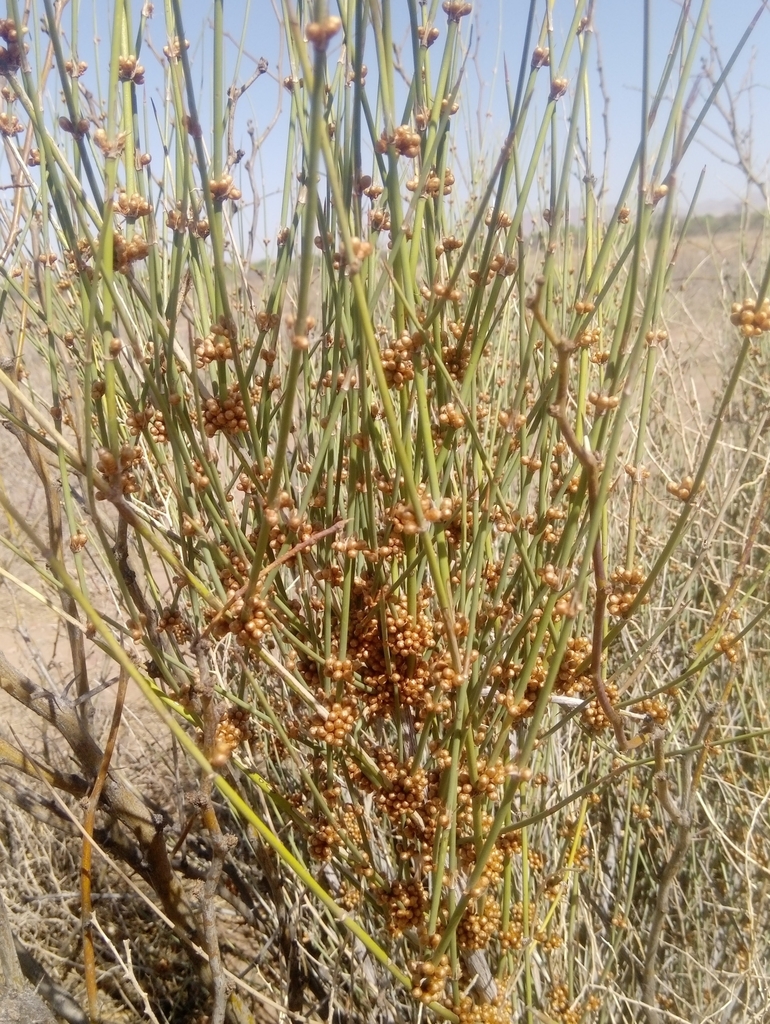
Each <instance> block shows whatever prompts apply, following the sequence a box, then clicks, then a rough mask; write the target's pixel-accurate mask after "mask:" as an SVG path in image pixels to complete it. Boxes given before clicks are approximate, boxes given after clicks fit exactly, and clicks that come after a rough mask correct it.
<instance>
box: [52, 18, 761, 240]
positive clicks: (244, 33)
mask: <svg viewBox="0 0 770 1024" xmlns="http://www.w3.org/2000/svg"><path fill="white" fill-rule="evenodd" d="M290 2H294V0H290ZM141 6H142V5H141V2H139V0H132V11H133V17H134V19H135V21H134V31H135V27H136V24H137V23H138V17H139V11H140V10H141ZM155 6H156V14H155V16H154V18H153V19H152V21H151V22H150V25H149V38H150V41H151V42H152V44H153V49H154V50H155V52H156V53H160V51H161V50H162V48H163V46H164V45H165V43H166V41H167V39H166V30H165V22H164V16H163V4H162V3H156V5H155ZM473 6H474V10H473V14H472V16H471V17H469V18H465V19H463V22H462V29H463V34H464V38H465V40H466V42H468V41H470V42H471V55H472V58H473V59H472V60H471V61H470V62H469V65H468V75H467V81H466V83H465V84H464V86H463V89H462V94H463V97H462V98H463V106H462V111H461V113H462V115H463V116H464V117H465V122H464V131H465V133H466V137H467V138H473V140H474V141H473V143H472V145H473V147H474V149H476V147H477V146H478V145H479V142H480V139H483V145H484V146H485V147H486V148H487V151H488V154H490V156H491V157H492V159H494V155H496V147H497V146H498V144H499V142H500V141H501V140H502V138H503V136H504V134H505V130H506V127H507V105H506V98H505V81H504V60H507V62H508V67H509V69H510V70H511V74H512V76H515V75H516V73H517V70H518V65H519V61H520V58H521V47H522V36H523V26H524V22H525V20H526V15H527V11H528V9H529V0H476V2H475V3H474V5H473ZM760 6H761V2H760V0H712V2H711V4H710V15H709V17H710V25H711V28H712V30H713V35H714V38H715V39H716V41H717V43H718V46H719V50H720V53H721V55H722V59H723V60H726V59H727V57H728V56H729V54H730V52H731V51H732V48H733V47H734V46H735V44H736V42H737V41H738V39H739V38H740V36H741V34H742V32H743V31H744V29H745V28H746V26H747V25H748V23H749V22H750V20H751V18H752V17H753V15H754V14H755V13H756V12H757V10H758V8H759V7H760ZM692 7H693V9H694V10H695V11H697V10H699V9H700V0H693V3H692ZM279 8H280V3H279V0H250V2H248V0H225V4H224V11H225V26H226V29H227V30H228V31H229V33H230V35H231V39H229V40H228V41H227V43H226V47H227V70H228V74H229V75H232V76H234V78H235V80H236V82H238V83H242V82H243V81H244V80H245V79H246V78H247V77H248V76H249V75H250V73H251V72H252V70H253V68H254V60H256V59H257V58H259V57H265V58H266V59H267V60H268V61H269V65H270V69H269V73H268V75H265V76H263V77H262V78H261V79H260V80H259V81H258V82H256V83H255V84H254V85H253V86H252V88H251V89H250V90H249V92H247V93H246V95H245V96H244V97H243V99H242V100H241V102H240V105H239V115H238V119H237V122H236V131H235V143H236V145H237V146H240V147H241V148H243V149H245V150H247V151H248V149H249V139H248V135H247V132H246V127H247V120H248V119H251V120H252V121H253V122H254V125H255V127H256V131H257V134H258V135H259V134H261V133H262V132H263V131H264V130H265V129H267V128H268V126H269V125H270V124H271V122H272V121H273V120H274V119H277V120H276V124H275V127H273V129H272V131H271V132H270V133H269V135H268V136H267V138H266V139H265V141H264V143H263V146H262V148H261V151H260V160H259V168H258V178H259V186H260V190H261V192H262V208H261V227H260V231H258V236H259V237H260V238H261V237H262V236H268V235H274V233H275V230H276V227H277V218H278V203H279V199H278V198H277V196H278V193H279V191H280V189H281V188H282V177H283V167H284V164H285V139H286V130H287V124H288V115H289V103H288V102H287V100H288V97H287V96H286V94H285V92H284V91H283V90H282V89H281V87H280V81H281V79H282V78H283V76H284V75H286V74H288V72H289V67H288V61H287V56H286V49H285V46H283V44H282V31H281V28H280V25H279V22H278V15H277V11H278V10H279ZM182 9H183V16H184V18H185V31H186V34H187V36H188V38H189V39H190V42H191V50H190V52H191V55H192V57H193V58H194V59H193V67H194V69H195V74H196V76H197V77H198V84H199V88H200V94H201V97H202V104H201V113H202V119H203V120H204V123H205V121H206V106H207V103H208V97H209V96H210V92H211V78H210V73H211V72H210V68H211V37H212V32H211V28H210V25H211V20H212V18H213V2H210V0H183V5H182ZM329 9H330V11H332V12H333V11H335V10H336V5H335V3H334V0H330V3H329ZM392 9H393V11H394V22H395V26H396V27H395V30H394V35H395V41H396V42H397V43H398V42H404V41H405V39H406V28H405V13H404V12H405V10H406V4H405V2H404V0H393V3H392ZM680 9H681V0H651V12H652V53H651V65H652V80H653V81H655V78H656V75H657V72H659V70H660V68H661V67H662V66H663V63H664V61H665V59H666V55H667V50H668V43H669V40H670V38H671V34H672V31H673V27H674V25H675V23H676V20H677V18H678V16H679V12H680ZM70 10H71V8H70ZM80 10H81V19H80V23H79V36H80V39H79V50H80V54H79V55H80V56H81V57H82V58H84V59H86V60H88V61H89V63H91V61H92V60H93V58H94V57H95V54H94V53H93V47H94V43H93V41H92V40H94V39H96V49H97V50H98V51H99V63H100V64H101V68H102V71H103V70H104V68H105V67H106V64H107V61H108V57H109V43H108V39H109V29H108V21H107V19H109V18H110V16H111V12H112V10H113V5H112V4H105V3H96V4H95V5H94V8H93V9H92V13H91V12H90V11H89V4H88V2H87V0H81V4H80ZM544 10H545V0H543V2H542V3H541V4H540V9H539V17H542V13H543V11H544ZM573 10H574V2H573V0H554V2H553V30H554V38H555V41H556V48H557V49H558V47H559V46H560V45H561V44H563V42H564V39H565V37H566V33H567V29H568V26H569V23H570V20H571V16H572V11H573ZM642 10H643V3H642V0H596V6H595V39H596V44H595V47H594V61H593V63H594V69H595V66H596V59H595V58H596V55H597V53H598V54H600V55H601V62H602V67H603V73H604V81H605V86H606V92H607V95H608V96H609V108H608V120H609V134H610V148H609V152H610V156H609V166H608V180H607V197H608V201H612V198H613V197H612V193H613V190H616V189H617V188H618V187H619V185H620V183H621V182H622V180H623V178H624V177H625V173H626V170H627V167H628V164H629V162H630V160H631V159H632V157H633V154H634V152H635V149H636V146H637V144H638V139H639V131H640V102H641V83H642ZM67 17H68V14H66V13H65V31H66V29H67ZM436 24H437V25H438V27H439V28H440V30H441V37H440V38H439V40H438V42H437V44H436V49H435V50H434V51H432V52H433V53H437V51H438V48H440V47H441V45H442V42H443V38H444V33H445V31H446V19H445V16H444V15H443V14H442V13H441V11H440V10H439V15H438V18H437V20H436ZM241 40H242V41H243V53H242V56H241V61H240V64H237V57H238V46H239V44H240V43H241ZM89 51H91V52H89ZM338 52H339V50H338V49H337V50H335V49H334V48H332V50H331V51H330V61H332V62H333V60H334V59H335V57H336V55H337V53H338ZM768 53H770V11H765V12H764V14H763V15H762V17H761V18H760V21H759V24H758V26H757V29H756V31H755V35H754V37H753V39H752V41H751V42H750V43H749V44H748V46H747V48H746V50H745V51H744V53H743V55H742V56H741V58H740V59H739V61H738V63H737V64H736V67H735V68H734V70H733V72H732V75H731V78H730V86H731V89H732V91H733V94H734V96H736V97H737V98H738V99H737V111H738V114H739V121H740V127H741V129H742V130H746V131H748V129H749V128H750V126H751V124H752V117H753V127H754V132H753V134H752V135H751V136H747V140H746V143H747V144H748V139H749V138H751V139H752V153H751V156H752V161H753V165H754V169H755V170H756V172H757V173H758V175H759V176H760V177H761V178H762V179H763V180H764V178H765V177H766V176H767V174H768V156H769V155H770V131H768V126H769V125H770V118H768V115H767V109H768V106H769V105H770V64H769V63H768V61H767V59H766V55H767V54H768ZM405 54H406V55H407V56H408V49H407V50H406V51H405ZM701 56H702V57H703V59H704V60H705V61H706V63H707V64H708V63H711V64H712V66H713V59H712V57H711V55H710V53H709V49H708V47H707V46H705V45H704V47H703V49H702V54H701ZM142 59H143V63H145V64H146V66H147V68H148V74H147V85H146V86H145V89H144V101H145V103H148V101H149V100H150V99H151V98H154V99H155V102H156V105H157V106H158V109H159V110H162V109H163V107H164V103H163V97H162V93H161V92H160V90H161V89H162V76H161V75H160V73H159V71H158V70H157V67H156V66H155V67H154V65H155V60H154V58H153V57H152V54H151V53H150V52H149V51H146V52H145V53H144V54H143V58H142ZM437 61H438V57H436V63H437ZM373 65H374V61H371V62H370V66H373ZM695 70H696V71H699V70H700V65H696V69H695ZM89 74H90V72H89ZM546 74H547V72H544V73H543V75H544V77H545V75H546ZM593 79H594V83H595V84H596V85H598V74H597V72H596V70H594V72H593ZM750 80H751V81H752V82H753V84H752V88H751V90H749V91H745V87H746V86H747V85H748V84H749V82H750ZM86 84H88V85H90V87H93V85H91V83H88V82H87V81H86ZM226 84H230V82H229V81H228V82H227V83H226ZM369 84H370V87H372V86H373V83H372V81H371V79H370V82H369ZM742 90H743V91H742ZM372 92H374V90H373V88H372ZM704 92H705V85H703V86H702V88H701V96H702V95H703V94H704ZM541 93H542V96H540V97H539V99H538V102H540V103H541V105H542V104H544V103H545V99H546V95H547V85H546V82H545V81H544V82H543V89H542V90H541ZM698 107H699V103H698V101H696V103H695V105H694V110H697V109H698ZM562 109H563V111H564V112H565V113H566V111H567V109H568V107H567V105H566V104H565V105H564V106H563V108H562ZM602 114H603V102H602V99H601V95H600V93H599V91H598V89H597V90H595V95H594V99H593V118H594V124H595V126H596V127H595V133H596V135H595V140H594V152H595V158H594V163H595V165H596V164H597V163H599V165H600V164H601V160H600V159H599V154H600V153H601V151H602V150H603V144H604V143H603V132H602V123H603V122H602ZM149 116H150V119H152V115H149ZM706 128H707V130H706V131H704V132H703V133H702V136H701V142H696V144H695V145H694V146H693V147H692V148H691V150H690V153H689V154H688V156H687V158H686V159H685V162H684V164H683V166H682V168H681V174H680V187H681V190H682V193H683V195H684V196H685V197H687V196H688V194H689V193H691V191H692V189H693V188H694V186H695V183H696V181H697V178H698V175H699V174H700V171H701V169H702V168H703V167H704V166H705V167H706V178H705V183H704V187H703V191H702V193H701V197H702V198H701V206H702V208H726V207H729V206H731V205H735V203H736V202H737V201H738V200H739V199H740V198H741V196H742V195H743V194H744V193H745V178H744V176H743V175H742V174H741V173H740V172H739V171H737V170H736V169H735V168H732V167H730V166H729V165H728V164H727V163H725V162H724V161H723V160H721V159H720V158H719V154H722V155H723V156H729V152H730V147H729V145H727V143H726V142H725V141H724V138H720V135H721V136H724V134H725V126H724V123H723V122H722V121H721V119H720V118H719V116H718V115H717V114H716V113H714V114H713V115H712V116H710V117H709V119H708V122H707V125H706ZM654 144H655V132H654V131H653V133H652V145H653V147H654ZM596 169H597V168H596V166H595V167H594V170H596ZM755 198H758V196H757V195H756V194H755ZM255 255H257V253H255Z"/></svg>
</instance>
